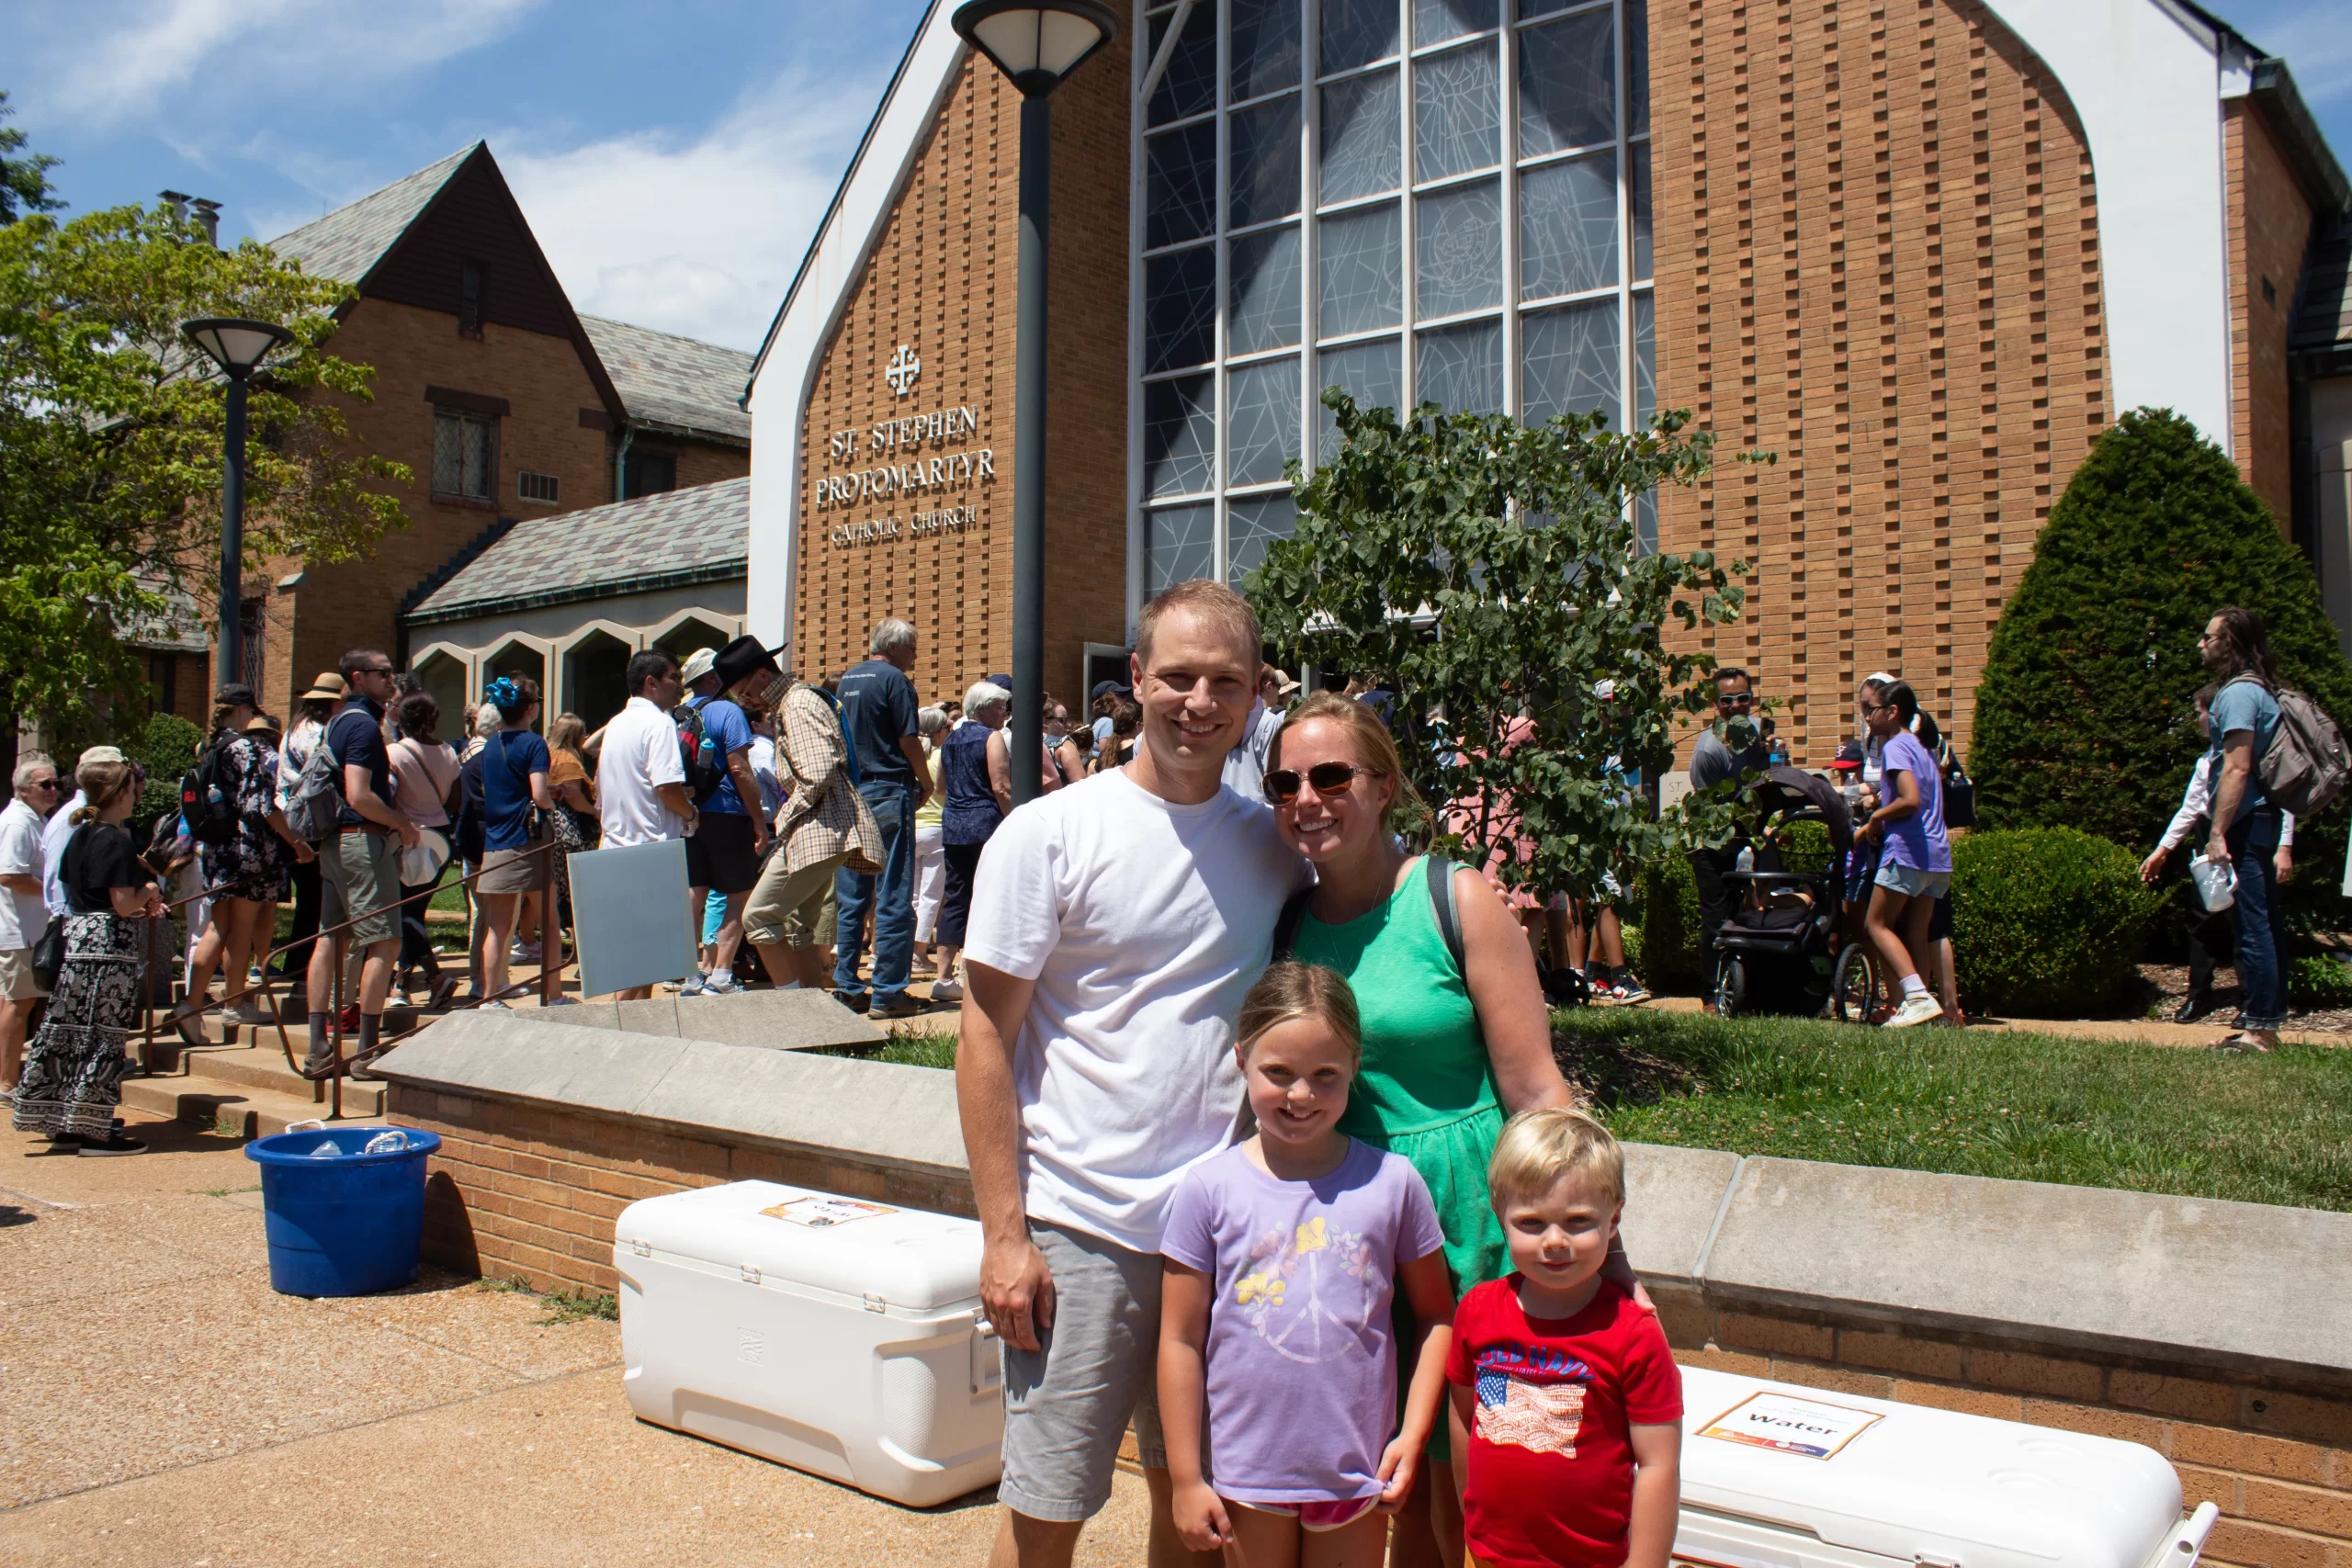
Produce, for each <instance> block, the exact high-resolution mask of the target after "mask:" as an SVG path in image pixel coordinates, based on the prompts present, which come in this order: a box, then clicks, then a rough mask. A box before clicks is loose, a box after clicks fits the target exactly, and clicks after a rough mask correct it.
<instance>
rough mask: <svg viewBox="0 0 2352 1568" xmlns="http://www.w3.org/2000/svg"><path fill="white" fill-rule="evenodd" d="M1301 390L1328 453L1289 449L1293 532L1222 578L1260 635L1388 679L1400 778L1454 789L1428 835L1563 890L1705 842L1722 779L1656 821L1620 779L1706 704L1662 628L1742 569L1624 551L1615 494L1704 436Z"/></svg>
mask: <svg viewBox="0 0 2352 1568" xmlns="http://www.w3.org/2000/svg"><path fill="white" fill-rule="evenodd" d="M1323 401H1324V404H1325V406H1327V407H1329V409H1330V410H1331V411H1332V412H1333V413H1334V414H1335V415H1336V416H1337V417H1338V421H1339V427H1340V436H1341V440H1342V445H1341V446H1340V452H1339V454H1338V456H1337V457H1334V458H1333V460H1332V461H1331V462H1330V463H1329V464H1328V465H1327V466H1325V467H1323V468H1318V469H1317V470H1316V472H1315V473H1314V474H1313V475H1312V476H1311V477H1301V476H1300V475H1299V473H1298V469H1297V467H1296V465H1295V464H1294V465H1293V467H1292V474H1293V478H1294V483H1295V491H1296V495H1297V498H1298V508H1299V517H1298V525H1297V529H1296V531H1295V533H1294V534H1293V535H1292V536H1291V537H1290V538H1289V539H1287V540H1283V541H1282V542H1280V543H1277V544H1275V545H1274V546H1272V547H1271V548H1269V550H1268V551H1267V553H1266V559H1265V562H1264V564H1263V565H1262V566H1261V567H1260V568H1259V569H1258V570H1256V571H1255V572H1253V573H1251V574H1250V577H1249V579H1248V581H1247V582H1246V583H1245V585H1244V586H1245V588H1246V590H1247V592H1249V594H1250V598H1251V600H1252V601H1253V602H1254V603H1255V604H1256V605H1257V607H1258V612H1259V614H1260V615H1261V617H1262V619H1263V621H1264V624H1265V628H1266V635H1267V636H1268V637H1269V638H1270V639H1271V640H1272V642H1273V643H1274V645H1275V646H1276V647H1278V648H1281V649H1285V650H1287V651H1289V652H1293V653H1295V654H1297V655H1299V656H1301V657H1303V658H1306V659H1309V660H1313V661H1315V662H1317V663H1318V664H1322V665H1325V666H1327V667H1338V668H1340V669H1344V670H1349V671H1381V672H1382V673H1384V674H1385V675H1388V676H1390V677H1393V678H1394V679H1395V680H1396V682H1397V690H1398V691H1399V692H1400V693H1401V696H1400V698H1399V700H1398V702H1397V705H1396V710H1395V713H1394V716H1393V724H1394V728H1395V731H1396V736H1397V748H1398V750H1400V751H1401V752H1402V753H1403V755H1404V758H1405V766H1406V770H1407V772H1408V773H1409V774H1410V775H1411V780H1412V783H1413V784H1414V786H1415V788H1416V789H1417V790H1418V791H1419V794H1420V795H1421V797H1422V798H1423V799H1424V800H1426V801H1428V802H1430V803H1431V804H1432V805H1434V806H1440V807H1442V806H1443V805H1444V804H1445V803H1448V802H1454V801H1460V802H1464V803H1475V804H1473V805H1468V806H1466V807H1465V808H1464V810H1461V811H1458V812H1452V813H1447V814H1446V815H1445V816H1444V817H1442V818H1440V819H1439V820H1438V821H1437V822H1436V823H1435V824H1434V829H1435V831H1434V835H1433V836H1434V838H1435V840H1436V842H1437V843H1438V844H1439V846H1440V847H1442V849H1444V850H1446V851H1447V852H1451V853H1453V855H1454V856H1455V857H1456V858H1458V859H1462V860H1464V861H1467V862H1470V863H1484V862H1485V860H1486V859H1487V855H1488V853H1489V852H1490V851H1492V850H1494V849H1497V848H1503V847H1509V848H1510V849H1511V850H1512V851H1513V853H1512V854H1510V855H1508V856H1507V857H1506V859H1505V861H1504V864H1503V869H1502V877H1503V880H1504V881H1505V882H1507V883H1509V884H1510V885H1511V886H1523V887H1530V888H1535V889H1540V890H1543V891H1545V892H1555V891H1567V892H1571V893H1575V894H1577V895H1579V896H1583V895H1588V894H1589V893H1590V892H1591V891H1592V890H1593V889H1594V888H1595V887H1597V886H1599V884H1600V879H1601V877H1602V875H1603V874H1614V875H1615V876H1616V877H1617V878H1618V880H1619V882H1620V884H1621V885H1623V886H1626V887H1628V888H1631V887H1632V886H1634V875H1635V874H1636V868H1637V867H1638V866H1639V865H1641V864H1643V863H1646V862H1649V861H1652V860H1654V859H1656V858H1657V857H1659V856H1661V855H1665V854H1669V853H1672V852H1676V851H1678V850H1680V849H1682V848H1684V847H1686V846H1687V845H1688V844H1689V843H1691V842H1693V841H1697V840H1705V841H1709V842H1718V841H1721V839H1722V838H1723V836H1724V834H1726V833H1727V832H1728V830H1729V828H1730V823H1731V813H1732V810H1733V807H1732V806H1731V804H1730V802H1729V800H1728V799H1727V798H1724V796H1725V795H1727V794H1728V786H1723V791H1722V793H1721V794H1713V793H1711V794H1710V795H1708V796H1706V797H1694V798H1692V799H1691V801H1690V803H1689V805H1688V806H1687V807H1682V808H1678V809H1677V810H1675V811H1673V812H1671V813H1669V814H1668V817H1667V818H1666V819H1665V820H1663V821H1659V820H1655V819H1653V818H1651V816H1650V813H1649V810H1648V807H1647V803H1646V802H1645V800H1644V799H1643V798H1642V797H1641V795H1638V794H1636V793H1634V791H1633V790H1632V789H1631V788H1630V787H1629V785H1628V783H1627V775H1628V774H1629V773H1633V772H1635V771H1639V772H1640V773H1644V774H1645V775H1646V776H1649V777H1656V776H1657V773H1659V772H1660V771H1662V770H1664V769H1666V768H1668V767H1670V766H1671V765H1672V759H1673V754H1674V746H1675V739H1676V732H1677V729H1678V728H1679V725H1680V723H1681V722H1683V720H1682V716H1684V715H1688V714H1695V713H1699V712H1701V711H1702V710H1704V709H1706V708H1707V707H1708V705H1709V700H1710V696H1711V694H1708V693H1705V692H1703V691H1702V689H1701V688H1700V686H1699V684H1698V682H1699V680H1700V678H1701V677H1702V675H1703V674H1704V673H1705V671H1708V670H1709V669H1711V668H1712V667H1713V660H1711V659H1710V658H1709V657H1708V656H1707V655H1705V654H1703V653H1695V652H1686V651H1678V650H1674V649H1669V648H1668V646H1667V644H1666V641H1665V628H1666V627H1667V626H1668V625H1669V624H1672V625H1675V626H1679V627H1681V628H1682V629H1683V630H1685V631H1688V630H1690V629H1691V628H1693V627H1696V626H1700V625H1701V624H1702V623H1703V624H1706V625H1709V626H1720V625H1724V624H1726V623H1728V622H1731V621H1733V620H1736V619H1737V617H1738V614H1739V608H1740V604H1741V602H1742V599H1743V597H1744V592H1745V591H1744V590H1743V589H1741V588H1740V587H1739V586H1737V585H1736V583H1735V582H1734V581H1733V580H1734V578H1736V577H1741V576H1745V575H1746V568H1745V567H1744V566H1742V565H1739V564H1737V563H1735V564H1733V565H1732V566H1731V567H1729V568H1727V569H1726V568H1724V567H1723V566H1719V565H1718V564H1717V563H1716V561H1715V560H1714V558H1713V556H1711V555H1709V554H1707V553H1705V552H1703V551H1702V552H1698V553H1695V554H1691V555H1687V556H1686V555H1658V554H1648V555H1645V554H1642V553H1641V552H1640V551H1639V549H1638V548H1637V547H1636V545H1635V539H1634V524H1633V521H1632V517H1631V513H1630V506H1629V502H1630V501H1631V499H1632V498H1633V497H1634V496H1638V495H1643V494H1645V493H1647V492H1648V491H1651V490H1653V489H1654V488H1655V487H1657V485H1659V484H1661V483H1673V484H1691V483H1695V482H1696V481H1697V480H1698V479H1700V478H1701V476H1702V475H1704V474H1705V473H1706V472H1707V471H1708V469H1709V467H1710V464H1711V462H1712V457H1713V437H1712V436H1711V435H1709V434H1705V433H1704V432H1694V431H1691V430H1689V429H1687V426H1688V424H1689V415H1688V414H1686V413H1681V412H1671V413H1666V414H1661V415H1660V416H1658V417H1657V419H1656V420H1655V421H1654V422H1653V423H1652V427H1651V428H1650V429H1649V430H1647V431H1644V432H1642V433H1639V434H1617V433H1612V432H1611V431H1610V430H1609V429H1608V428H1607V420H1606V418H1605V417H1604V416H1601V415H1599V414H1594V415H1588V416H1562V417H1559V418H1555V419H1554V420H1552V421H1551V422H1549V423H1545V424H1543V425H1521V424H1520V423H1516V422H1515V421H1512V420H1510V419H1508V418H1504V417H1501V416H1486V415H1471V414H1450V415H1441V414H1440V413H1439V412H1438V410H1437V408H1436V406H1435V405H1434V404H1424V405H1422V407H1421V408H1420V409H1419V410H1418V411H1417V412H1416V413H1415V415H1414V417H1413V419H1412V422H1411V423H1409V424H1408V425H1399V423H1397V418H1396V416H1395V414H1394V413H1392V412H1390V411H1389V410H1386V409H1375V410H1372V411H1369V412H1366V411H1363V410H1360V409H1358V408H1357V407H1356V406H1355V403H1354V402H1353V400H1351V399H1350V398H1349V397H1348V396H1347V395H1346V394H1345V393H1343V392H1340V390H1339V389H1336V388H1334V389H1330V390H1328V391H1326V392H1325V393H1324V394H1323ZM1603 682H1608V684H1605V685H1604V684H1603ZM1440 714H1442V722H1441V721H1440V720H1439V718H1438V716H1439V715H1440ZM1519 852H1524V853H1525V857H1526V858H1524V859H1521V858H1519Z"/></svg>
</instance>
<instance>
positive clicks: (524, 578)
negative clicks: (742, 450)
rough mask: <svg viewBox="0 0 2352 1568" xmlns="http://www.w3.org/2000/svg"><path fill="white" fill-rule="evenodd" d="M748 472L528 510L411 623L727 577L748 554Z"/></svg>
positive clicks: (738, 571)
mask: <svg viewBox="0 0 2352 1568" xmlns="http://www.w3.org/2000/svg"><path fill="white" fill-rule="evenodd" d="M751 539H752V481H751V479H750V478H749V477H748V476H747V477H745V478H743V479H721V480H720V481H719V482H718V483H717V484H707V485H696V486H695V487H694V488H692V489H691V490H673V491H666V492H664V493H662V494H661V495H643V496H638V497H636V498H635V499H633V500H629V501H616V502H609V503H607V504H605V505H603V506H592V507H589V508H587V509H585V510H584V511H580V512H565V513H558V514H557V515H555V516H552V517H530V518H526V519H524V520H523V521H522V522H520V523H517V524H515V526H514V527H512V528H510V529H508V530H507V532H506V535H505V536H504V537H503V538H501V539H500V540H499V541H498V542H497V543H496V544H494V545H492V546H491V547H490V548H488V549H486V550H484V551H483V552H482V553H481V555H480V556H478V557H476V558H474V559H473V560H472V561H471V562H470V563H469V564H468V565H467V566H466V568H465V569H464V570H461V571H459V572H458V574H457V575H456V576H455V577H452V578H451V579H450V580H449V581H447V582H445V583H443V584H442V585H441V586H440V587H439V588H437V589H435V591H434V592H432V593H431V594H430V595H428V596H427V597H426V598H425V600H424V603H422V604H419V605H417V606H416V608H415V609H413V610H412V611H410V612H409V613H408V615H407V620H408V622H409V624H410V625H412V626H419V625H425V624H429V623H432V622H435V621H455V620H469V619H472V618H474V617H476V616H481V615H503V614H508V613H511V612H513V611H515V610H524V609H535V608H538V607H540V606H543V605H548V604H576V603H578V602H580V601H582V600H588V599H608V598H612V597H615V596H616V595H618V594H622V593H642V592H648V591H649V590H651V589H655V588H673V587H680V586H684V585H685V584H688V583H695V582H723V581H729V579H733V578H739V577H741V576H743V575H744V573H745V571H746V570H747V563H748V562H749V560H750V558H751Z"/></svg>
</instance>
